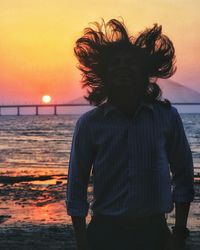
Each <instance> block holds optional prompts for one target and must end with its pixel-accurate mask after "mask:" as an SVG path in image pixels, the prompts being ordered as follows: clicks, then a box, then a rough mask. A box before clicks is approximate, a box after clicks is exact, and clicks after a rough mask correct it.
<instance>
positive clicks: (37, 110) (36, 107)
mask: <svg viewBox="0 0 200 250" xmlns="http://www.w3.org/2000/svg"><path fill="white" fill-rule="evenodd" d="M35 114H36V115H39V107H38V106H35Z"/></svg>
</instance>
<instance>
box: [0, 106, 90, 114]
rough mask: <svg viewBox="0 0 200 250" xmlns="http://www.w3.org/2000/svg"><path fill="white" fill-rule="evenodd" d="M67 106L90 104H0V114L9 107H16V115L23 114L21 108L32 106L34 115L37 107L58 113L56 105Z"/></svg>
mask: <svg viewBox="0 0 200 250" xmlns="http://www.w3.org/2000/svg"><path fill="white" fill-rule="evenodd" d="M68 106H90V105H89V104H87V103H86V104H84V103H72V104H69V103H66V104H22V105H0V116H1V115H2V110H3V109H10V108H15V109H16V115H17V116H20V115H23V114H22V112H20V111H21V109H22V108H34V109H35V115H39V108H44V107H45V108H49V107H51V108H53V115H58V110H57V109H58V107H68Z"/></svg>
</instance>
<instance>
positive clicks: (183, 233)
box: [171, 226, 190, 250]
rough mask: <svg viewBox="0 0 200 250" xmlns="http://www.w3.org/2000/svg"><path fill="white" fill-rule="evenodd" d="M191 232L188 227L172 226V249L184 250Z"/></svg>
mask: <svg viewBox="0 0 200 250" xmlns="http://www.w3.org/2000/svg"><path fill="white" fill-rule="evenodd" d="M189 234H190V232H189V230H188V228H186V227H177V226H175V227H172V235H171V245H172V247H171V248H172V250H184V249H185V245H186V244H185V243H186V239H187V238H188V237H189Z"/></svg>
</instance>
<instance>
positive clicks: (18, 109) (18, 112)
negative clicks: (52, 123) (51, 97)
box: [0, 102, 200, 116]
mask: <svg viewBox="0 0 200 250" xmlns="http://www.w3.org/2000/svg"><path fill="white" fill-rule="evenodd" d="M172 105H200V102H187V103H186V102H178V103H176V102H174V103H172ZM69 106H91V105H90V104H89V103H65V104H22V105H0V116H2V115H3V114H2V110H3V109H10V108H15V109H16V115H17V116H20V115H23V113H22V112H21V109H22V108H34V109H35V114H33V115H40V113H39V108H44V107H46V108H48V107H51V108H52V109H53V115H59V113H58V107H69Z"/></svg>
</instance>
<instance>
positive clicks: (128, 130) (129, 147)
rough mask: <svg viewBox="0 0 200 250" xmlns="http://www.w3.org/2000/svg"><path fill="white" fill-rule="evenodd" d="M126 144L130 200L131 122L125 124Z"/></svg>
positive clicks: (129, 194)
mask: <svg viewBox="0 0 200 250" xmlns="http://www.w3.org/2000/svg"><path fill="white" fill-rule="evenodd" d="M127 144H128V169H127V171H128V196H129V199H130V198H131V193H130V192H131V164H132V162H131V158H132V157H131V121H130V120H128V122H127Z"/></svg>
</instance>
